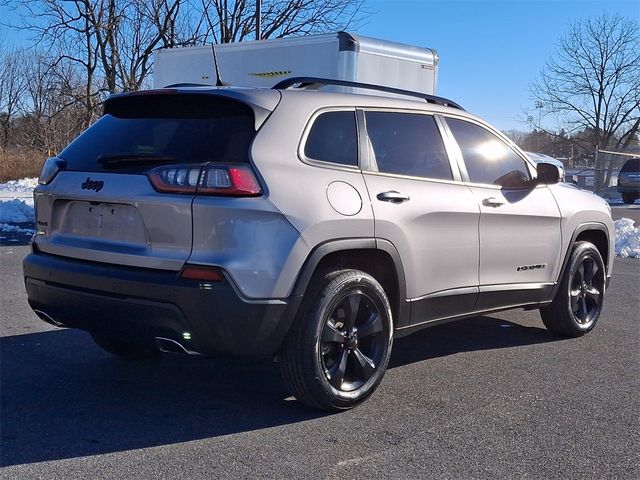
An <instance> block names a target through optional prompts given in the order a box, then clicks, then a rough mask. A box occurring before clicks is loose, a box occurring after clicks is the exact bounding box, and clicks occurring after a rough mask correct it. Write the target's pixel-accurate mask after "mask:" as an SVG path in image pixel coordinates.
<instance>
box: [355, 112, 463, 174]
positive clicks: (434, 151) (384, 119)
mask: <svg viewBox="0 0 640 480" xmlns="http://www.w3.org/2000/svg"><path fill="white" fill-rule="evenodd" d="M365 117H366V123H367V134H368V135H369V139H370V141H371V145H372V147H373V152H374V154H375V159H376V163H377V164H378V171H380V172H384V173H395V174H401V175H410V176H415V177H425V178H434V179H441V180H452V179H453V175H452V174H451V166H450V165H449V157H448V156H447V152H446V150H445V146H444V143H443V141H442V137H441V136H440V132H439V130H438V126H437V124H436V121H435V119H434V118H433V117H432V116H430V115H422V114H415V113H400V112H366V113H365Z"/></svg>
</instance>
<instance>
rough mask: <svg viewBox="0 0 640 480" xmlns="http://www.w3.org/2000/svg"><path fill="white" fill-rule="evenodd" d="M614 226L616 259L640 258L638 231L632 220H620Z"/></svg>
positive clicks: (639, 233) (639, 236)
mask: <svg viewBox="0 0 640 480" xmlns="http://www.w3.org/2000/svg"><path fill="white" fill-rule="evenodd" d="M615 224H616V257H622V258H627V257H632V258H640V229H638V228H636V227H634V223H633V220H631V219H630V218H621V219H620V220H616V221H615Z"/></svg>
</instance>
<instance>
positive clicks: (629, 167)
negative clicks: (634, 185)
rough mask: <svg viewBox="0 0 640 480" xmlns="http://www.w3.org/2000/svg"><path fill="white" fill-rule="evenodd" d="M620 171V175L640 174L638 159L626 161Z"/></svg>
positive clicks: (639, 159) (639, 161)
mask: <svg viewBox="0 0 640 480" xmlns="http://www.w3.org/2000/svg"><path fill="white" fill-rule="evenodd" d="M620 171H621V172H622V173H629V172H640V158H632V159H631V160H627V161H626V163H625V164H624V165H623V166H622V168H621V169H620Z"/></svg>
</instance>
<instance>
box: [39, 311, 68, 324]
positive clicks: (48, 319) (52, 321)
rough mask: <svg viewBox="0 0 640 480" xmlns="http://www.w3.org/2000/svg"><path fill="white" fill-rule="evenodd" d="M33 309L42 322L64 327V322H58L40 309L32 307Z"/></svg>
mask: <svg viewBox="0 0 640 480" xmlns="http://www.w3.org/2000/svg"><path fill="white" fill-rule="evenodd" d="M33 311H34V312H35V314H36V315H37V316H38V318H40V320H42V321H43V322H46V323H48V324H49V325H53V326H54V327H60V328H65V327H66V325H65V324H64V323H62V322H58V321H57V320H55V319H54V318H53V317H52V316H51V315H49V314H48V313H46V312H43V311H42V310H36V309H34V310H33Z"/></svg>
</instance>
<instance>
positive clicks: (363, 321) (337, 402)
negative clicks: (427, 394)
mask: <svg viewBox="0 0 640 480" xmlns="http://www.w3.org/2000/svg"><path fill="white" fill-rule="evenodd" d="M308 295H309V298H308V299H305V303H303V306H302V307H301V312H300V315H298V318H297V319H296V323H295V324H294V326H293V327H292V330H291V331H290V332H289V335H288V337H287V339H286V340H285V343H284V345H283V348H282V351H281V355H280V361H281V368H282V377H283V380H284V382H285V384H286V386H287V387H288V389H289V391H290V392H291V393H292V394H293V395H294V396H295V397H296V398H297V399H298V400H299V401H300V402H302V403H304V404H306V405H309V406H311V407H314V408H319V409H322V410H327V411H336V410H346V409H349V408H352V407H354V406H356V405H358V404H359V403H361V402H363V401H364V400H365V399H366V398H368V397H369V396H370V395H371V394H372V393H373V392H374V391H375V389H376V388H377V387H378V385H379V384H380V382H381V380H382V377H383V376H384V373H385V370H386V368H387V364H388V362H389V357H390V355H391V345H392V342H393V321H392V315H391V307H390V305H389V300H388V299H387V295H386V294H385V291H384V289H383V288H382V286H381V285H380V284H379V283H378V282H377V281H376V280H375V279H374V278H373V277H372V276H370V275H368V274H367V273H364V272H361V271H358V270H340V271H334V272H331V273H328V274H326V275H322V276H319V277H318V278H317V279H316V280H315V281H314V282H312V284H311V286H310V291H309V292H308Z"/></svg>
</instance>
